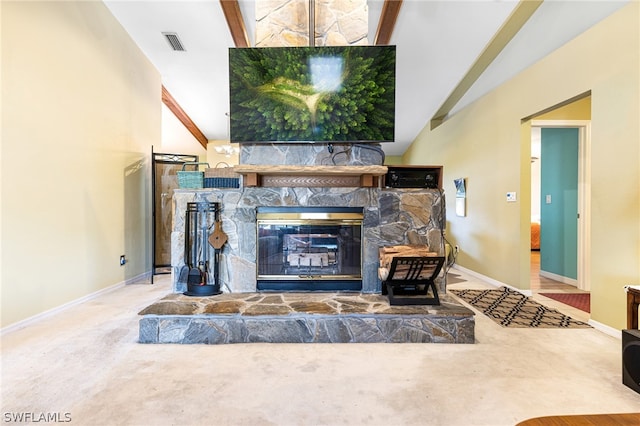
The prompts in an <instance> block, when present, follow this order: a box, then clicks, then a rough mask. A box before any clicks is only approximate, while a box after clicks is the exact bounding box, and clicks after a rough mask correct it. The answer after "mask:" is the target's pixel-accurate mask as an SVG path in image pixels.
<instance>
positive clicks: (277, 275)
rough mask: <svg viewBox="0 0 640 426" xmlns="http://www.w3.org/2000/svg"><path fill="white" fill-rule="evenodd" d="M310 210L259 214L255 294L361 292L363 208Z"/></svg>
mask: <svg viewBox="0 0 640 426" xmlns="http://www.w3.org/2000/svg"><path fill="white" fill-rule="evenodd" d="M308 209H309V208H296V210H303V211H294V212H291V211H286V209H285V208H280V209H278V210H285V212H284V213H283V212H282V211H280V212H269V213H265V212H260V211H259V213H258V256H257V257H258V259H257V270H258V277H257V278H258V289H262V290H264V289H273V290H287V289H289V290H360V289H361V288H362V244H361V243H362V209H355V210H356V211H338V212H336V211H331V212H320V211H318V210H316V211H311V212H309V211H308ZM304 210H306V211H304ZM331 210H336V208H332V209H331ZM340 210H344V209H340ZM351 210H354V209H351Z"/></svg>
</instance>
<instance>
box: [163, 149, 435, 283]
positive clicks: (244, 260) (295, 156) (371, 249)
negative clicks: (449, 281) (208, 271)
mask: <svg viewBox="0 0 640 426" xmlns="http://www.w3.org/2000/svg"><path fill="white" fill-rule="evenodd" d="M332 150H333V152H330V150H329V149H328V145H327V144H310V143H307V144H290V143H283V144H243V145H242V149H241V151H240V163H241V164H261V165H349V166H353V165H380V164H383V162H384V153H383V152H382V150H381V149H380V145H379V144H334V145H332ZM203 201H206V202H219V203H220V204H221V207H222V213H221V219H222V229H223V230H224V232H225V233H226V234H227V235H228V237H229V238H228V241H227V243H226V244H225V246H224V247H223V249H222V254H221V266H220V274H219V277H220V285H221V288H222V290H223V291H225V292H254V291H256V283H257V279H256V237H257V230H256V207H261V206H305V207H306V206H340V207H363V208H364V221H363V241H362V255H363V256H362V263H363V266H362V269H363V270H362V291H363V292H366V293H376V292H379V291H380V289H381V283H380V280H379V279H378V249H379V248H380V247H382V246H387V245H397V244H426V245H428V246H429V247H430V248H431V250H432V251H435V252H438V254H440V255H444V239H443V235H442V229H444V224H445V201H444V195H443V194H442V193H441V192H440V191H438V190H435V189H386V188H255V187H247V188H242V187H241V188H240V189H217V190H216V189H199V190H189V189H178V190H176V191H175V193H174V197H173V204H174V206H173V207H174V214H173V231H172V234H171V240H172V241H171V242H172V252H171V264H172V267H173V290H174V292H176V293H182V292H184V291H186V288H185V287H186V285H185V284H181V283H178V281H177V278H178V276H179V271H180V269H181V268H182V266H183V265H184V216H185V214H184V212H185V211H186V207H187V203H189V202H203ZM438 287H439V289H440V291H441V292H445V291H446V288H445V282H444V279H439V280H438Z"/></svg>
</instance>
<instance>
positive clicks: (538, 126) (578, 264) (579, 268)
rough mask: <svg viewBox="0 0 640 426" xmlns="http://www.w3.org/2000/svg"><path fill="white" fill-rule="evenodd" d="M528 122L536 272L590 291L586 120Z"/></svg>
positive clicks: (588, 130)
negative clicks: (536, 234)
mask: <svg viewBox="0 0 640 426" xmlns="http://www.w3.org/2000/svg"><path fill="white" fill-rule="evenodd" d="M531 126H532V143H531V146H532V179H531V182H532V188H531V193H532V201H531V205H532V209H531V216H532V224H533V223H535V222H536V221H538V223H539V224H540V245H539V247H540V275H541V276H542V277H544V278H548V279H551V280H554V281H557V282H561V283H564V284H568V285H571V286H573V287H575V288H577V289H579V290H584V291H589V289H590V279H589V224H588V217H589V206H590V194H589V191H588V188H589V179H590V173H589V164H590V161H589V158H590V149H589V147H590V140H589V136H590V122H589V121H582V120H567V121H555V120H534V121H532V123H531ZM537 135H539V137H540V138H539V139H537V137H536V136H537ZM543 139H545V140H546V142H543ZM545 146H546V149H545V148H544V147H545ZM545 155H547V156H548V158H547V159H546V162H545ZM536 161H539V162H540V163H539V164H537V165H536V164H535V163H536ZM545 163H546V165H544V166H543V164H545ZM536 167H539V176H536ZM543 175H544V177H543ZM543 184H544V185H545V186H546V188H542V186H543ZM550 188H551V189H550ZM545 224H546V225H547V226H545ZM545 252H546V253H545Z"/></svg>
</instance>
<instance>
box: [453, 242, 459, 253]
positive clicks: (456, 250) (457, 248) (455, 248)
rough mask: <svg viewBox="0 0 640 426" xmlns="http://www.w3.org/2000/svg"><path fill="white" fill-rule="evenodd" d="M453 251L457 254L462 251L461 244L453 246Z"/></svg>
mask: <svg viewBox="0 0 640 426" xmlns="http://www.w3.org/2000/svg"><path fill="white" fill-rule="evenodd" d="M453 252H454V253H455V254H458V253H460V246H459V245H457V244H456V246H455V247H454V248H453Z"/></svg>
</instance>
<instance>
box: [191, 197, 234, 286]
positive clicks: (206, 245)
mask: <svg viewBox="0 0 640 426" xmlns="http://www.w3.org/2000/svg"><path fill="white" fill-rule="evenodd" d="M184 227H185V233H184V251H185V266H187V268H188V274H187V291H185V292H184V294H185V295H187V296H213V295H216V294H220V293H222V291H221V290H220V280H219V274H220V272H219V271H220V251H221V249H222V246H223V245H224V243H225V242H226V235H225V234H224V232H222V226H221V224H220V203H209V202H199V203H187V210H186V214H185V223H184ZM211 228H214V231H213V233H211V234H210V231H211ZM210 246H212V247H213V248H214V254H213V262H211V248H210Z"/></svg>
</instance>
